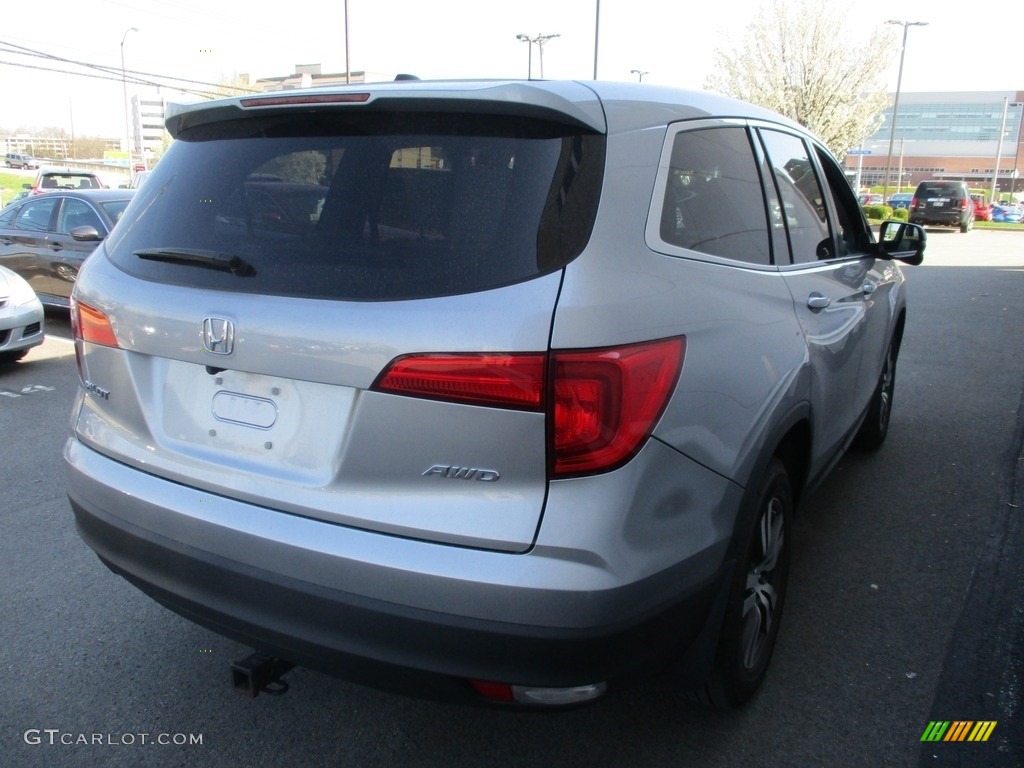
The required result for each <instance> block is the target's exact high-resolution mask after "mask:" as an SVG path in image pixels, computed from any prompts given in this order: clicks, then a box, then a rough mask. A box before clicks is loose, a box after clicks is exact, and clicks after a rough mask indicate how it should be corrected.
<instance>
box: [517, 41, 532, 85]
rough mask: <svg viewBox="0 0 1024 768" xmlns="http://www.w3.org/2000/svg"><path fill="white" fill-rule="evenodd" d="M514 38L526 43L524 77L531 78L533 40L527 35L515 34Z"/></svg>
mask: <svg viewBox="0 0 1024 768" xmlns="http://www.w3.org/2000/svg"><path fill="white" fill-rule="evenodd" d="M516 40H518V41H519V42H521V43H526V79H527V80H533V40H531V39H530V36H529V35H516Z"/></svg>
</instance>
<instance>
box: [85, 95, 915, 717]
mask: <svg viewBox="0 0 1024 768" xmlns="http://www.w3.org/2000/svg"><path fill="white" fill-rule="evenodd" d="M167 127H168V130H169V131H170V133H171V134H172V136H174V138H175V139H176V140H175V142H174V143H173V145H172V146H171V148H170V150H169V151H168V153H167V154H166V155H165V157H164V158H163V159H162V160H161V161H160V164H159V165H158V166H157V167H156V168H155V169H154V171H153V173H152V176H151V178H150V179H149V180H148V181H147V182H146V184H145V185H143V186H142V187H141V188H140V189H139V191H138V193H137V195H136V196H135V198H134V200H133V202H132V203H131V205H130V206H129V207H128V209H127V210H126V211H125V214H124V217H123V220H122V222H121V224H120V225H119V226H118V227H117V228H116V229H115V230H114V231H113V232H112V233H111V235H110V236H109V237H108V238H107V239H106V240H105V241H104V243H103V244H102V245H100V247H99V248H98V249H97V251H96V252H95V254H94V255H93V257H91V258H90V259H89V260H88V261H87V262H86V264H85V265H84V267H83V269H82V271H81V273H80V275H79V277H78V281H77V284H76V287H75V292H74V307H73V310H72V317H73V319H74V327H75V337H76V352H77V356H78V362H79V367H80V372H81V380H82V387H81V390H80V392H79V394H78V397H77V400H76V403H75V406H74V414H73V430H74V431H73V434H72V436H71V437H70V439H69V440H68V442H67V444H66V447H65V458H66V460H67V463H68V466H69V469H70V473H69V478H68V486H67V489H68V495H69V497H70V500H71V505H72V507H73V509H74V514H75V516H76V519H77V525H78V529H79V531H80V534H81V536H82V537H83V538H84V539H85V541H86V542H87V543H88V544H89V546H91V547H92V548H93V549H94V550H95V551H96V552H97V554H98V555H99V556H100V558H101V559H102V560H103V561H104V562H105V563H106V564H107V565H108V566H109V567H111V568H112V569H113V570H114V571H115V572H117V573H119V574H121V575H123V576H124V577H125V578H126V579H128V580H129V581H131V582H132V583H134V584H135V585H137V586H138V587H139V588H141V589H142V590H144V591H146V592H147V593H149V594H150V595H152V596H153V597H154V598H156V599H157V600H159V601H160V602H162V603H163V604H165V605H167V606H168V607H170V608H171V609H173V610H175V611H178V612H179V613H181V614H183V615H184V616H187V617H189V618H190V619H193V620H195V621H197V622H199V623H201V624H204V625H206V626H207V627H210V628H212V629H213V630H215V631H217V632H220V633H223V634H225V635H227V636H230V637H233V638H236V639H238V640H240V641H242V642H244V643H247V644H249V645H251V646H252V647H254V649H255V650H256V651H257V655H256V656H254V657H252V658H251V659H248V660H246V661H245V662H242V663H239V664H238V665H236V666H235V681H236V685H237V686H238V687H239V688H240V689H243V690H245V691H247V692H249V693H250V694H251V695H255V693H257V692H258V691H259V690H260V689H261V688H262V687H263V686H264V685H266V684H268V683H273V682H275V681H278V680H279V679H280V675H281V674H282V673H283V671H284V670H285V669H287V668H288V666H289V665H290V664H292V663H298V664H303V665H308V666H311V667H315V668H318V669H322V670H326V671H329V672H332V673H335V674H339V675H342V676H345V677H347V678H350V679H353V680H357V681H360V682H363V683H368V684H371V685H375V686H380V687H384V688H391V689H396V690H402V691H407V692H411V693H415V694H419V695H429V696H436V697H442V698H448V699H455V700H462V701H472V702H481V703H491V704H501V705H508V706H517V705H518V706H534V707H543V706H558V705H568V704H577V703H580V702H584V701H589V700H592V699H595V698H597V697H599V696H601V695H602V694H604V693H605V692H606V691H609V690H613V689H615V688H617V687H622V686H624V685H627V684H631V683H634V682H636V681H639V680H643V679H649V678H652V677H657V678H659V679H660V680H661V681H663V682H666V683H669V684H671V685H673V686H675V687H676V688H678V689H680V690H685V691H692V692H696V694H697V695H698V697H700V698H701V699H703V700H705V701H708V702H711V703H713V704H716V705H720V706H735V705H738V704H741V703H742V702H744V701H746V700H747V699H748V698H749V697H750V696H751V695H752V694H753V693H754V691H755V690H756V689H757V687H758V685H759V684H760V682H761V680H762V679H763V677H764V675H765V672H766V669H767V667H768V662H769V659H770V657H771V653H772V648H773V646H774V643H775V639H776V636H777V633H778V630H779V620H780V618H781V614H782V610H783V604H784V602H785V595H786V579H787V571H788V563H789V557H790V539H789V536H788V534H787V527H788V525H789V524H790V522H791V518H792V515H793V513H794V511H795V509H796V508H797V506H798V504H799V503H800V501H801V500H803V499H804V498H805V497H806V496H807V494H808V493H809V492H810V490H811V489H812V488H814V487H815V486H816V485H817V484H818V483H819V482H820V481H821V480H822V478H823V477H824V476H825V475H826V473H827V472H828V470H829V468H830V467H832V466H833V465H834V464H835V462H836V460H837V458H838V457H839V456H840V455H841V454H842V453H843V451H844V450H846V449H847V448H848V447H849V446H850V445H851V443H857V444H860V445H861V446H864V447H866V448H877V447H878V446H879V445H881V443H882V441H883V440H884V439H885V436H886V434H887V431H888V428H889V418H890V413H891V408H892V402H893V393H894V381H895V378H894V377H895V371H896V361H897V355H898V352H899V348H900V340H901V338H902V336H903V329H904V324H905V321H906V288H905V278H904V276H903V273H902V272H901V270H900V268H899V266H898V265H897V263H896V261H894V259H904V260H907V261H910V262H912V263H919V262H920V260H921V258H922V253H923V251H924V244H925V239H924V233H923V231H922V230H921V229H920V227H916V226H914V225H910V224H895V223H894V222H889V223H887V224H884V225H883V229H882V237H881V239H880V241H879V242H876V241H875V239H874V236H873V234H872V231H871V229H870V228H869V226H868V224H867V222H866V220H865V219H864V216H863V214H862V213H861V210H860V207H859V206H858V204H857V200H856V198H855V197H854V194H853V192H852V190H851V189H850V185H849V184H848V182H847V181H846V177H845V175H844V173H843V169H842V167H841V166H840V165H839V164H838V163H837V162H836V161H835V159H834V158H833V157H832V156H831V155H830V154H829V152H828V151H827V150H826V149H825V148H824V147H823V146H822V145H821V144H820V143H819V142H818V141H817V140H816V139H815V138H814V137H813V136H810V135H808V134H807V133H806V132H805V131H804V130H803V129H801V128H800V127H799V126H798V125H796V124H794V123H791V122H789V121H787V120H785V119H783V118H781V117H779V116H778V115H775V114H773V113H771V112H767V111H765V110H762V109H759V108H757V107H753V106H750V105H746V104H742V103H739V102H735V101H731V100H727V99H724V98H721V97H717V96H713V95H711V94H708V93H696V92H685V91H676V90H670V89H661V88H652V87H650V86H643V85H636V84H613V83H580V82H467V83H453V82H446V83H429V82H396V83H390V84H382V85H360V86H357V87H341V88H337V89H316V90H310V91H294V92H288V93H286V94H275V95H260V96H246V97H243V98H238V99H229V100H222V101H217V102H207V103H204V104H199V105H194V106H190V107H185V108H181V109H179V110H178V111H176V112H174V113H173V114H172V115H171V116H170V117H169V118H168V121H167ZM860 503H862V500H861V499H850V504H851V505H856V504H860ZM141 641H142V640H141V634H140V642H141Z"/></svg>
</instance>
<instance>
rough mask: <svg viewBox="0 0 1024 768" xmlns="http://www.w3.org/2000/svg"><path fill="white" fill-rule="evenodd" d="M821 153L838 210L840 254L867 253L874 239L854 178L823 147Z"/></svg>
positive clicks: (826, 180)
mask: <svg viewBox="0 0 1024 768" xmlns="http://www.w3.org/2000/svg"><path fill="white" fill-rule="evenodd" d="M817 154H818V163H819V165H820V166H821V169H822V171H823V172H824V174H825V186H826V187H827V188H828V191H829V194H830V195H831V197H832V205H833V207H834V208H835V211H836V222H835V223H836V229H837V230H838V232H837V234H838V235H839V255H840V256H848V255H850V256H852V255H855V254H860V253H865V252H866V251H868V250H869V249H870V248H871V243H872V242H873V239H872V236H871V231H870V230H869V229H868V223H867V220H866V219H865V218H864V212H863V209H861V207H860V206H859V205H857V199H856V198H855V197H854V196H853V189H852V188H851V187H850V182H849V181H847V180H846V174H845V173H843V171H842V169H841V168H840V167H839V165H838V164H837V163H836V162H835V160H834V159H833V158H832V157H831V156H829V155H828V154H827V153H825V152H823V151H822V150H821V149H817ZM894 197H895V195H894ZM890 200H891V198H890Z"/></svg>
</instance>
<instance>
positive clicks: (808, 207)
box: [761, 130, 835, 262]
mask: <svg viewBox="0 0 1024 768" xmlns="http://www.w3.org/2000/svg"><path fill="white" fill-rule="evenodd" d="M761 135H762V137H763V139H764V143H765V146H766V148H767V150H768V160H769V164H770V167H771V172H772V176H773V178H774V180H775V184H776V187H777V189H778V194H779V197H780V198H781V200H782V204H781V210H777V211H774V212H773V213H774V216H775V217H776V218H781V219H782V221H783V222H784V223H785V225H786V229H787V231H788V233H789V242H790V248H791V250H792V253H793V261H795V262H807V261H814V260H816V259H821V258H831V257H832V256H834V255H835V254H833V252H832V251H833V248H832V240H831V236H830V235H829V228H828V217H827V214H826V212H825V195H824V193H823V192H822V190H821V184H820V183H819V182H818V177H817V175H816V174H815V172H814V165H813V164H812V163H811V158H810V155H809V153H808V150H807V145H806V144H805V143H804V141H803V140H802V139H800V138H799V137H798V136H794V135H792V134H789V133H780V132H779V131H769V130H766V131H762V132H761Z"/></svg>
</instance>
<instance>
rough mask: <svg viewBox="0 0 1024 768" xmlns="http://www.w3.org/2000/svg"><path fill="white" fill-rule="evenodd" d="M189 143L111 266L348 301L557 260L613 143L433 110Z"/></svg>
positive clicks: (585, 220) (461, 287) (311, 121)
mask: <svg viewBox="0 0 1024 768" xmlns="http://www.w3.org/2000/svg"><path fill="white" fill-rule="evenodd" d="M178 138H179V140H178V141H176V142H175V143H174V144H173V145H172V147H171V149H170V150H169V151H168V153H167V155H166V156H165V157H164V158H163V159H162V160H161V162H160V164H159V166H157V168H156V169H155V170H154V171H153V173H152V175H151V176H150V178H149V179H148V180H147V181H146V184H145V185H144V186H143V187H141V189H140V190H139V192H138V193H137V195H136V197H135V200H134V202H133V204H132V206H131V207H130V208H129V210H128V217H129V220H126V222H125V223H126V224H128V225H129V226H126V227H123V229H122V228H120V227H119V228H118V230H115V233H114V235H113V237H112V238H110V239H109V240H108V245H107V248H108V250H109V251H110V253H111V257H112V258H113V260H114V261H115V262H116V263H117V264H118V265H120V266H121V267H122V268H124V269H126V270H127V271H129V272H131V273H133V274H136V275H138V276H140V277H144V278H148V279H156V280H161V281H166V282H174V283H178V284H183V285H196V286H203V287H212V288H219V289H223V290H232V291H246V292H254V293H267V294H280V295H301V296H309V297H315V298H337V299H404V298H419V297H426V296H438V295H447V294H456V293H463V292H469V291H479V290H484V289H487V288H492V287H497V286H500V285H506V284H509V283H512V282H517V281H521V280H525V279H528V278H530V277H534V276H536V275H538V274H542V273H544V272H549V271H551V270H553V269H556V268H558V267H561V266H562V265H564V264H565V263H566V262H567V261H568V260H570V259H571V258H574V257H575V256H576V255H577V254H578V253H579V252H580V251H581V250H582V248H583V246H584V245H585V244H586V242H587V240H588V239H589V236H590V229H591V227H592V225H593V218H594V213H595V211H596V207H597V195H598V191H599V189H600V181H601V173H602V169H603V152H604V143H603V137H599V136H579V135H572V134H570V133H569V129H566V128H564V127H562V126H558V125H554V124H549V123H543V122H539V121H526V120H515V119H510V118H485V117H474V116H467V115H461V116H451V117H447V116H444V115H438V114H422V115H418V114H416V115H395V114H382V113H364V114H362V115H360V116H349V115H346V116H343V117H339V116H323V117H318V118H310V117H309V116H308V115H302V117H301V118H280V117H278V118H270V119H257V118H254V119H250V120H246V121H239V122H236V123H228V124H219V125H215V126H202V127H199V128H197V129H193V130H192V131H191V132H185V133H184V134H183V135H181V136H179V137H178ZM154 250H162V251H184V252H188V253H193V252H201V253H202V254H204V255H205V256H209V255H210V254H214V255H215V257H216V258H227V259H230V258H237V259H240V260H242V261H244V262H245V263H246V264H247V265H248V266H249V267H251V269H248V270H243V271H245V272H246V273H247V275H248V276H246V277H239V276H238V275H237V274H233V273H231V272H225V271H222V270H217V269H202V268H196V266H195V265H194V264H192V265H187V266H186V265H182V264H180V263H173V258H172V259H170V260H168V259H167V258H154V257H153V256H152V254H151V252H152V251H154ZM140 251H141V252H143V253H147V252H148V255H147V256H145V257H142V258H140V257H139V256H138V255H136V254H137V252H140ZM207 264H208V265H209V260H207Z"/></svg>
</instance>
